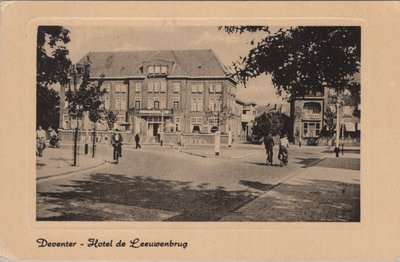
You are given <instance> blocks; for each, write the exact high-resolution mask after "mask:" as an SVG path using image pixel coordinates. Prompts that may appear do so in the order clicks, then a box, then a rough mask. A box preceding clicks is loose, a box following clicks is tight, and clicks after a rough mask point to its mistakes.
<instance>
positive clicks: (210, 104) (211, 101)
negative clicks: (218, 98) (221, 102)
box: [208, 98, 215, 111]
mask: <svg viewBox="0 0 400 262" xmlns="http://www.w3.org/2000/svg"><path fill="white" fill-rule="evenodd" d="M208 110H210V111H214V110H215V102H214V98H210V99H209V100H208Z"/></svg>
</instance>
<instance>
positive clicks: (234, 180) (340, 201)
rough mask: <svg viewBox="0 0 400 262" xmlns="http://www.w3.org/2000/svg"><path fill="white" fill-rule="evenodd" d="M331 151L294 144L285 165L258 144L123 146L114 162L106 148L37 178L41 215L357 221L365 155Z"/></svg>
mask: <svg viewBox="0 0 400 262" xmlns="http://www.w3.org/2000/svg"><path fill="white" fill-rule="evenodd" d="M54 150H57V149H54ZM62 150H63V149H62ZM64 150H65V147H64ZM68 150H69V149H68ZM330 151H331V150H330ZM330 151H329V150H327V149H325V148H321V147H302V148H298V147H293V148H290V149H289V164H288V166H286V167H280V166H279V165H278V159H277V155H278V152H277V148H275V151H274V166H266V165H265V150H264V148H263V146H259V145H236V147H233V148H222V149H221V157H211V155H212V153H213V149H212V148H211V147H208V148H192V149H190V148H189V149H185V150H181V151H180V150H179V149H173V148H170V147H160V146H148V147H143V148H142V149H140V150H135V149H133V147H132V146H125V147H124V149H123V157H122V158H120V161H119V164H118V165H116V164H113V163H112V161H111V155H112V152H111V148H110V147H108V146H102V147H99V148H98V152H97V153H98V157H99V156H103V157H104V158H107V157H108V156H109V158H108V162H107V163H106V164H104V165H101V166H99V167H97V168H94V169H90V170H87V171H82V172H72V173H67V174H65V175H55V176H49V177H45V178H43V179H40V180H38V181H37V220H50V221H74V220H75V221H110V220H112V221H221V220H222V221H359V219H360V217H359V216H360V185H359V176H360V174H359V173H360V172H359V168H360V166H359V165H360V161H359V154H357V153H355V154H354V153H349V154H347V153H346V156H345V157H341V158H339V159H335V158H332V157H333V154H332V153H330ZM202 152H208V155H207V154H204V156H201V154H203V153H202ZM46 153H47V154H51V151H50V150H49V151H48V152H46ZM224 156H225V157H224ZM307 179H308V181H307ZM315 190H317V191H315Z"/></svg>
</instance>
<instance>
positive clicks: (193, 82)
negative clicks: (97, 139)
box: [60, 50, 241, 137]
mask: <svg viewBox="0 0 400 262" xmlns="http://www.w3.org/2000/svg"><path fill="white" fill-rule="evenodd" d="M87 56H88V57H89V59H90V61H91V78H92V79H93V80H97V79H99V77H100V75H102V74H104V83H103V86H102V87H103V88H105V89H106V91H107V92H106V94H105V95H104V108H105V109H107V110H111V111H113V112H114V113H115V114H116V115H117V123H116V125H117V127H118V128H119V129H123V130H127V131H132V133H135V134H136V133H137V134H140V135H142V136H147V137H155V136H157V135H158V134H159V133H160V132H161V131H164V132H183V133H211V132H215V131H216V130H218V129H219V130H220V131H221V132H222V133H227V132H228V131H229V130H230V131H232V132H233V133H234V134H236V135H237V134H240V130H241V122H240V121H241V120H240V115H241V112H240V110H239V109H238V105H237V104H236V84H237V82H236V81H235V80H234V79H232V78H231V77H229V76H228V74H227V72H226V71H225V67H224V65H223V64H222V63H221V61H220V60H219V59H218V57H217V56H216V55H215V53H214V52H213V51H212V50H162V51H132V52H90V53H89V54H88V55H87ZM87 56H85V57H84V58H82V59H81V60H80V61H79V62H78V64H82V63H83V61H84V60H85V59H86V57H87ZM71 84H72V83H71ZM65 88H68V87H62V88H61V90H60V97H61V110H60V116H61V117H60V127H61V128H63V129H71V128H74V127H75V125H76V124H74V123H76V119H74V118H73V116H70V115H68V112H67V111H66V108H67V106H68V105H67V104H66V101H65ZM100 125H101V124H100ZM91 127H93V123H91ZM99 128H100V129H102V128H104V129H107V125H106V124H105V123H103V125H101V126H99Z"/></svg>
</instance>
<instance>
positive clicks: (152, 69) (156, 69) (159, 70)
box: [147, 65, 168, 75]
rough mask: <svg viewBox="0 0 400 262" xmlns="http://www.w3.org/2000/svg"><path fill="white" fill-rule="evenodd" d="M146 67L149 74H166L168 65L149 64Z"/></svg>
mask: <svg viewBox="0 0 400 262" xmlns="http://www.w3.org/2000/svg"><path fill="white" fill-rule="evenodd" d="M147 68H148V74H149V75H166V74H168V66H166V65H150V66H148V67H147Z"/></svg>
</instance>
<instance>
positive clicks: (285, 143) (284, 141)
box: [278, 135, 289, 163]
mask: <svg viewBox="0 0 400 262" xmlns="http://www.w3.org/2000/svg"><path fill="white" fill-rule="evenodd" d="M288 148H289V140H288V138H287V136H286V135H283V136H282V137H281V139H280V140H279V153H278V159H279V160H282V157H283V156H284V154H285V155H286V159H285V162H286V163H287V159H288V157H287V156H288V151H287V149H288Z"/></svg>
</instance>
